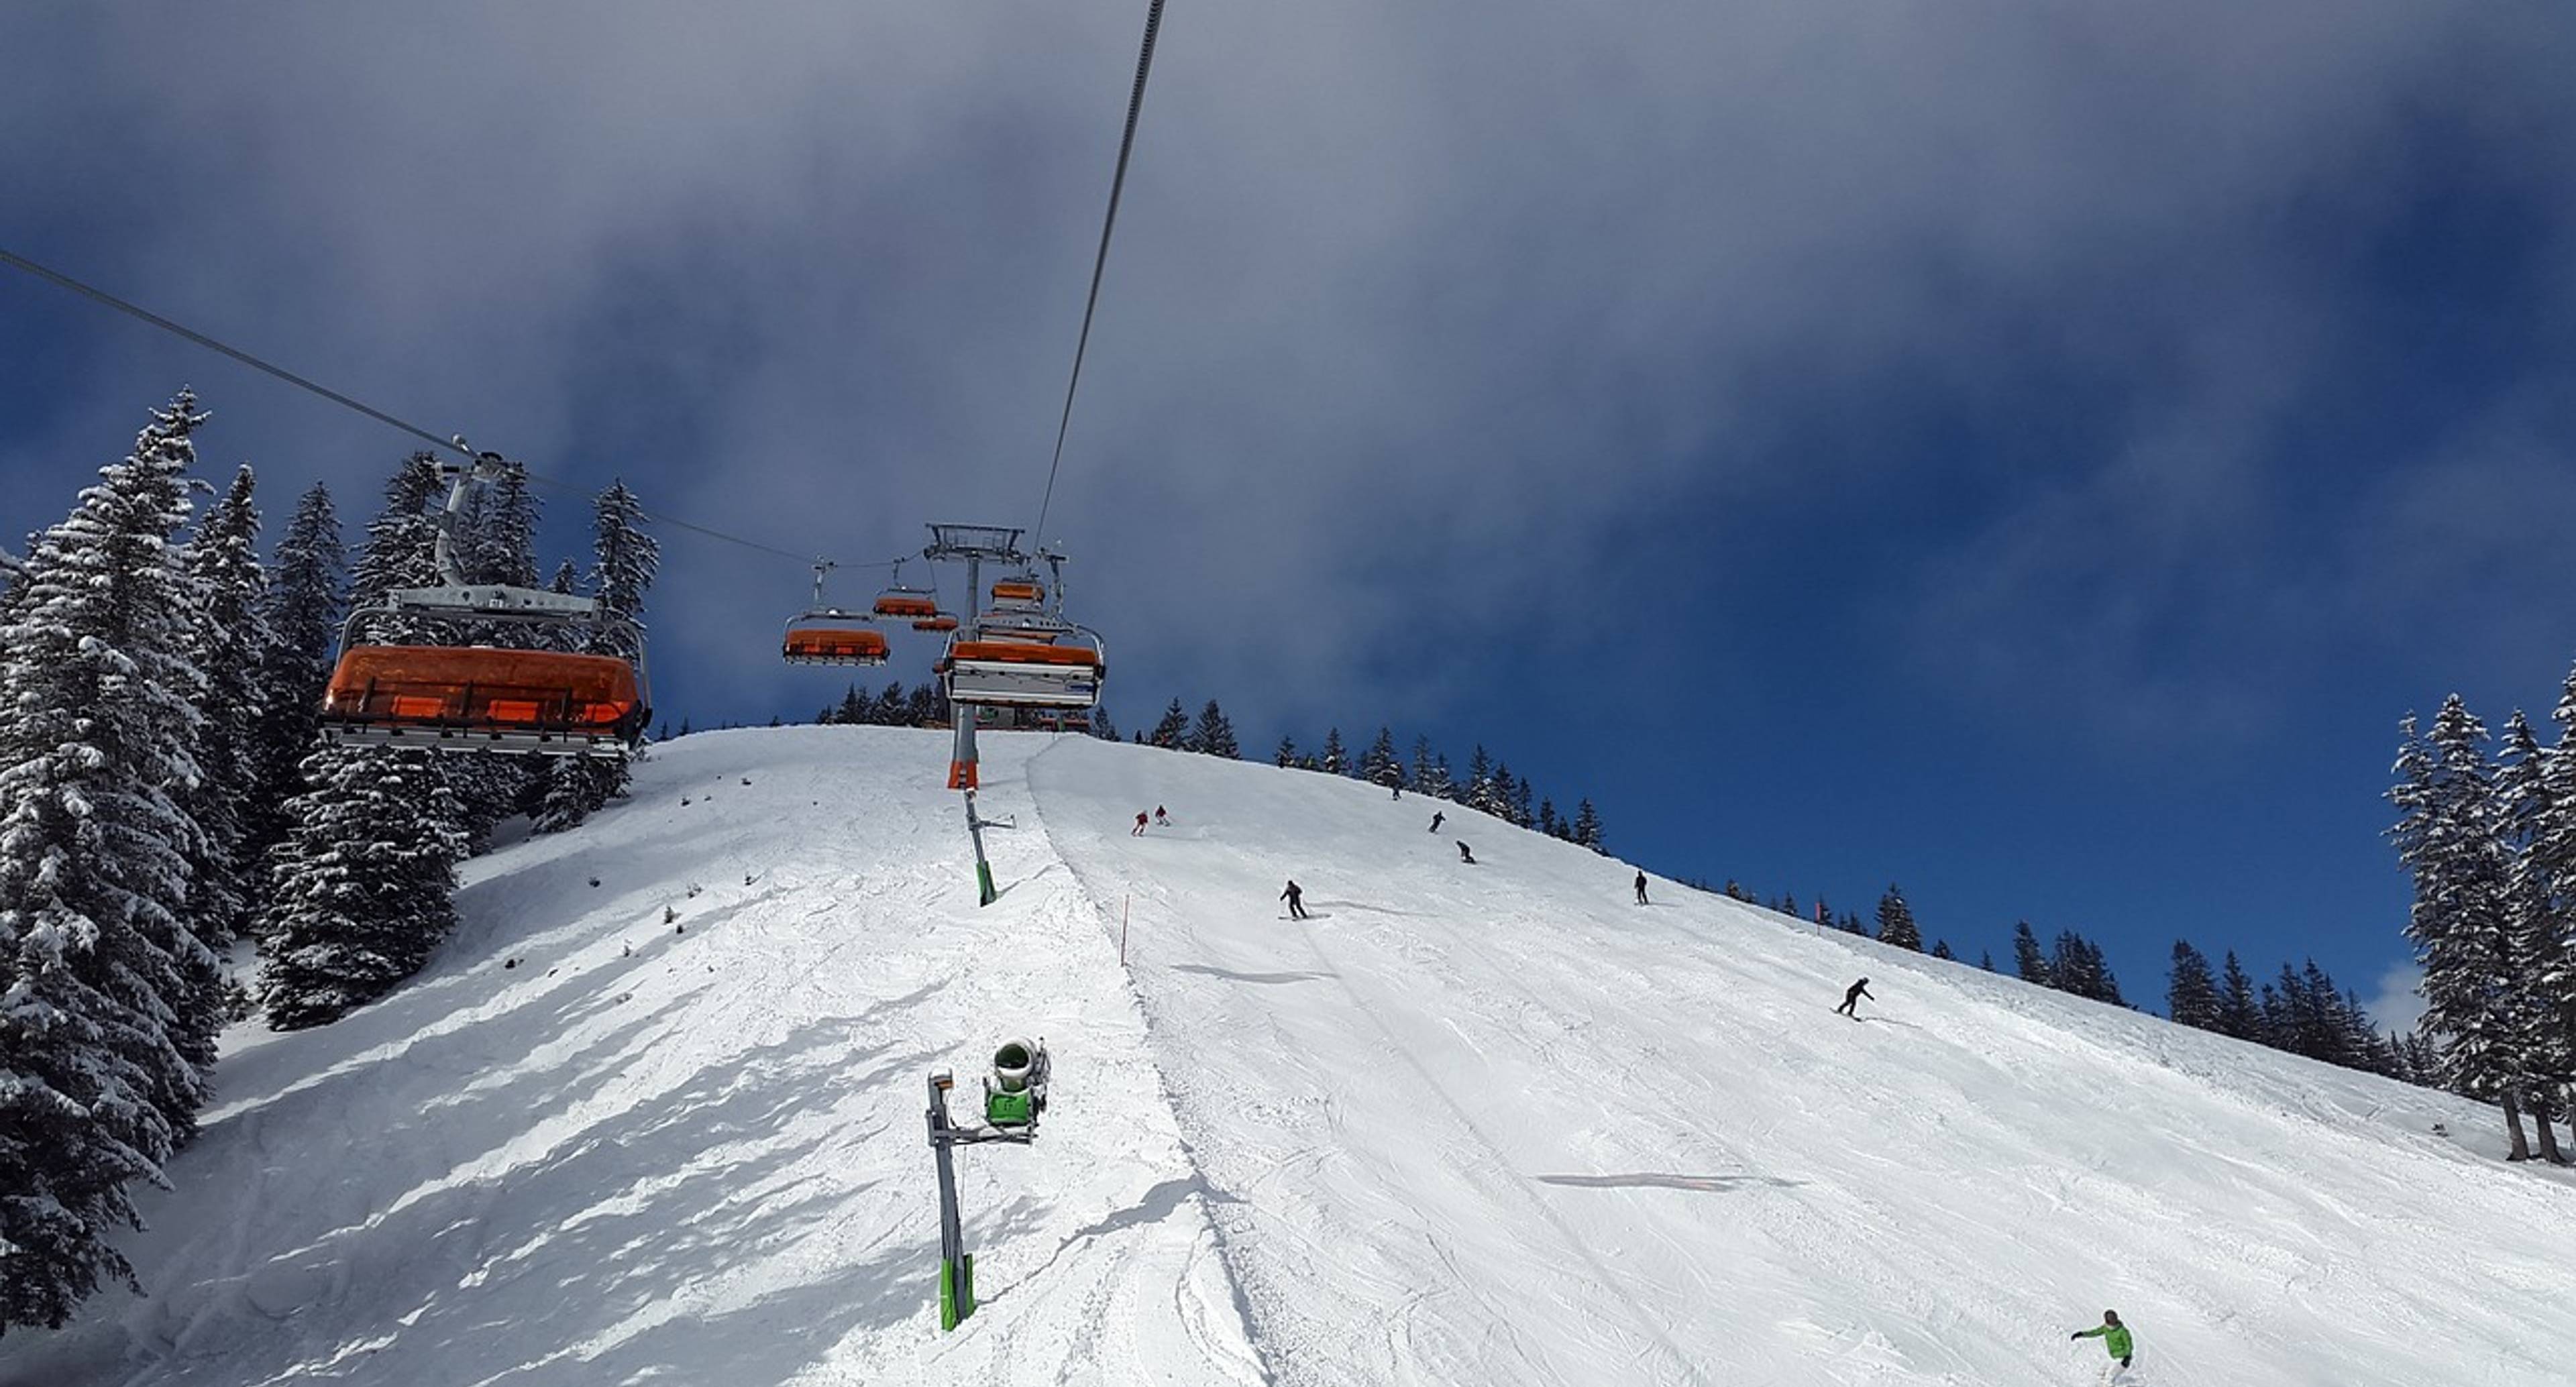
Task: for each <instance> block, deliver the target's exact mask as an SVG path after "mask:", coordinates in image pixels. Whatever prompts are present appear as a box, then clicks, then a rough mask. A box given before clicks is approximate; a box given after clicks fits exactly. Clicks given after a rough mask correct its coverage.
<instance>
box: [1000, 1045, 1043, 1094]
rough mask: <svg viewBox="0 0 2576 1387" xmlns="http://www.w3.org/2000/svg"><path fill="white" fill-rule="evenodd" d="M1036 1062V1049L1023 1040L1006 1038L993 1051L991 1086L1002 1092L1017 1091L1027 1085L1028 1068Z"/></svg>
mask: <svg viewBox="0 0 2576 1387" xmlns="http://www.w3.org/2000/svg"><path fill="white" fill-rule="evenodd" d="M1036 1063H1037V1050H1036V1047H1035V1046H1032V1045H1030V1044H1029V1043H1028V1042H1027V1041H1025V1040H1006V1041H1004V1042H1002V1048H1000V1049H998V1050H995V1051H994V1052H993V1087H995V1088H997V1089H1000V1090H1001V1091H1002V1092H1004V1093H1017V1092H1019V1091H1020V1090H1022V1089H1025V1088H1027V1087H1028V1086H1029V1070H1030V1069H1031V1068H1032V1067H1033V1066H1034V1065H1035V1064H1036Z"/></svg>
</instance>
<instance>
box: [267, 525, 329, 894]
mask: <svg viewBox="0 0 2576 1387" xmlns="http://www.w3.org/2000/svg"><path fill="white" fill-rule="evenodd" d="M274 567H275V573H274V575H273V576H274V579H275V581H274V582H273V583H271V585H270V586H269V589H268V595H267V599H266V601H265V603H264V608H265V611H264V621H265V623H266V625H267V627H268V631H269V636H270V640H269V644H268V649H267V657H266V659H265V660H264V661H263V662H262V663H261V666H260V672H259V687H260V691H259V698H258V700H257V702H258V706H259V708H260V710H261V713H260V717H259V721H258V722H257V723H256V724H255V725H254V726H253V728H252V733H253V736H254V737H255V739H256V742H255V745H254V747H253V751H252V755H253V757H254V759H255V761H256V770H257V773H258V776H259V789H258V791H257V792H256V793H255V794H253V795H252V796H251V797H250V801H249V803H248V804H247V806H246V812H247V823H246V825H245V828H244V834H245V838H246V842H245V844H244V846H243V853H244V856H245V860H246V861H248V862H250V863H254V864H255V863H258V862H259V861H261V860H262V859H264V858H266V857H267V855H268V853H269V850H270V849H271V848H273V847H275V846H276V844H277V843H278V842H279V840H281V839H283V838H284V837H285V836H286V828H287V819H286V802H287V801H288V800H290V799H293V798H294V797H295V796H297V795H299V794H302V793H303V792H304V782H303V778H302V773H301V770H300V767H302V766H303V764H304V758H305V757H306V756H307V755H309V754H310V753H311V752H312V750H313V744H314V742H315V741H316V740H317V739H318V737H319V735H320V729H321V724H322V691H323V688H324V687H325V686H326V685H327V684H329V683H330V680H331V651H332V647H333V645H334V644H335V643H336V642H337V641H338V640H339V636H340V618H341V616H342V614H343V612H344V611H345V610H346V607H347V603H348V600H347V595H346V588H347V585H348V581H349V561H348V554H347V551H346V550H345V549H344V548H343V547H342V545H341V543H340V518H339V516H338V515H337V514H335V513H334V512H333V510H332V508H331V492H330V490H329V489H328V488H326V487H324V486H323V485H322V484H321V483H320V482H315V483H314V484H313V487H312V489H311V490H308V491H306V492H305V493H304V497H303V499H302V500H300V501H298V502H297V503H296V506H295V515H294V518H293V519H291V520H289V521H287V523H286V534H285V536H284V537H283V538H281V539H280V540H279V541H278V543H277V553H276V562H275V565H274ZM253 885H254V887H255V888H256V889H255V890H254V892H253V894H255V895H262V896H264V895H265V894H266V889H265V884H264V882H259V881H254V883H253Z"/></svg>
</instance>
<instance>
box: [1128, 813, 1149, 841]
mask: <svg viewBox="0 0 2576 1387" xmlns="http://www.w3.org/2000/svg"><path fill="white" fill-rule="evenodd" d="M1127 836H1128V837H1130V838H1142V837H1144V836H1145V811H1144V810H1142V809H1139V810H1137V811H1136V831H1135V832H1133V833H1130V834H1128V835H1127Z"/></svg>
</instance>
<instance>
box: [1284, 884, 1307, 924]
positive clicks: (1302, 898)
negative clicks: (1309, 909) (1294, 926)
mask: <svg viewBox="0 0 2576 1387" xmlns="http://www.w3.org/2000/svg"><path fill="white" fill-rule="evenodd" d="M1279 899H1281V900H1283V901H1286V902H1287V903H1288V918H1289V919H1291V920H1303V919H1305V918H1306V892H1305V889H1304V888H1303V887H1300V886H1299V885H1298V884H1297V879H1296V878H1295V877H1290V878H1288V889H1287V890H1285V891H1282V892H1280V893H1279Z"/></svg>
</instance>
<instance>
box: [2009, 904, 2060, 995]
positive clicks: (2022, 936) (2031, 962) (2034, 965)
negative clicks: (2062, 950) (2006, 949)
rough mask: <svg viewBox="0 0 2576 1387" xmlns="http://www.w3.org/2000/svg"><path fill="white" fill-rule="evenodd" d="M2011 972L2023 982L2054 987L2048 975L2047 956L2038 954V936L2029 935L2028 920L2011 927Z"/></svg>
mask: <svg viewBox="0 0 2576 1387" xmlns="http://www.w3.org/2000/svg"><path fill="white" fill-rule="evenodd" d="M2013 971H2014V972H2015V973H2016V974H2018V975H2019V976H2020V978H2021V980H2022V981H2023V982H2032V983H2037V984H2039V985H2040V986H2042V987H2050V986H2053V985H2054V984H2053V983H2052V982H2051V980H2050V978H2049V975H2048V956H2047V955H2046V954H2043V953H2041V952H2040V950H2039V936H2038V935H2036V934H2033V933H2031V928H2030V921H2028V920H2021V921H2017V922H2015V923H2014V925H2013Z"/></svg>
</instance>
